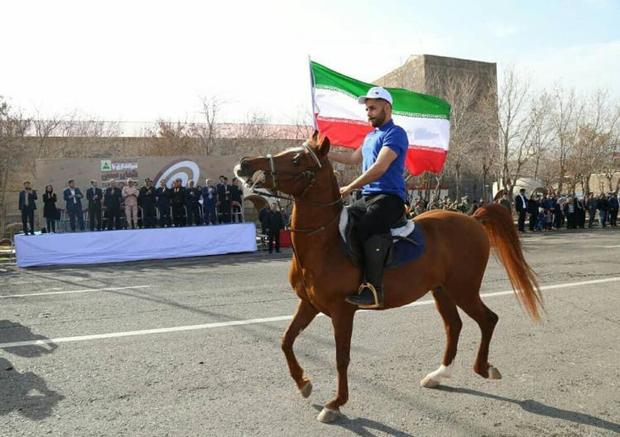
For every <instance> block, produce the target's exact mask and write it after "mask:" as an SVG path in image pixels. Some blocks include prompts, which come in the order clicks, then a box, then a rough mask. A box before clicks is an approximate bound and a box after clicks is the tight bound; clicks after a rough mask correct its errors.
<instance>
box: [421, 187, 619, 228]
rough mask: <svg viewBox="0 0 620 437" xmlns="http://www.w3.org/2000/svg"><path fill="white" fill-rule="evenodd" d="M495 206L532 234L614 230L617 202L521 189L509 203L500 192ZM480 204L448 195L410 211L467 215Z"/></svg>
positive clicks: (607, 196)
mask: <svg viewBox="0 0 620 437" xmlns="http://www.w3.org/2000/svg"><path fill="white" fill-rule="evenodd" d="M496 203H499V204H501V205H503V206H504V207H505V208H506V209H508V211H510V212H511V213H512V212H513V208H514V211H515V212H516V215H517V227H518V229H519V231H521V232H526V229H525V225H526V223H527V225H528V229H529V230H530V231H533V232H539V231H551V230H557V229H562V228H566V229H578V228H581V229H585V228H586V227H588V228H592V227H593V226H594V225H595V224H598V225H599V226H600V227H602V228H606V227H608V226H611V227H617V224H618V204H619V199H618V195H617V193H614V192H608V193H607V194H605V193H600V194H598V195H595V194H594V193H588V195H587V196H585V197H577V196H575V195H572V196H568V195H556V194H553V193H548V194H542V193H537V194H533V195H531V196H530V197H528V196H527V195H526V192H525V189H521V190H520V191H519V193H518V194H517V195H516V196H515V197H514V199H513V202H511V201H510V198H509V196H508V194H507V193H504V194H503V195H502V196H500V197H499V198H498V199H497V200H496ZM483 205H484V201H482V200H480V201H476V200H474V201H470V199H469V196H464V197H463V198H462V199H461V201H460V202H458V201H456V200H452V199H450V198H449V197H448V196H446V197H444V198H443V199H440V198H437V199H434V200H432V201H430V202H426V201H424V199H421V198H417V199H415V200H414V201H413V202H412V206H411V210H412V211H411V212H412V215H414V216H415V215H419V214H421V213H423V212H424V211H427V210H430V209H445V210H451V211H460V212H463V213H465V214H469V215H471V214H473V213H474V212H475V211H476V209H478V208H479V207H481V206H483Z"/></svg>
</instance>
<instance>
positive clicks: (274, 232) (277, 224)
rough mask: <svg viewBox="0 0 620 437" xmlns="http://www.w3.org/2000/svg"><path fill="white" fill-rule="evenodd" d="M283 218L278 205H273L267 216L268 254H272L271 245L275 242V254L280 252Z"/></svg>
mask: <svg viewBox="0 0 620 437" xmlns="http://www.w3.org/2000/svg"><path fill="white" fill-rule="evenodd" d="M284 223H285V222H284V217H283V216H282V212H281V211H280V209H279V208H278V205H277V204H275V203H273V204H272V205H271V210H269V213H268V216H267V229H268V235H269V242H268V244H269V246H268V247H269V253H272V252H273V245H274V242H275V246H276V252H280V231H281V230H282V229H284Z"/></svg>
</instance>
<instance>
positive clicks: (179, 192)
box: [170, 179, 186, 227]
mask: <svg viewBox="0 0 620 437" xmlns="http://www.w3.org/2000/svg"><path fill="white" fill-rule="evenodd" d="M185 202H186V194H185V188H184V187H183V182H182V181H181V179H176V180H175V181H174V185H173V186H172V190H170V203H171V204H172V221H173V222H174V226H175V227H179V226H185V225H186V218H185V217H186V216H185Z"/></svg>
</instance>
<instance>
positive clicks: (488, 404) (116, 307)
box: [0, 230, 620, 436]
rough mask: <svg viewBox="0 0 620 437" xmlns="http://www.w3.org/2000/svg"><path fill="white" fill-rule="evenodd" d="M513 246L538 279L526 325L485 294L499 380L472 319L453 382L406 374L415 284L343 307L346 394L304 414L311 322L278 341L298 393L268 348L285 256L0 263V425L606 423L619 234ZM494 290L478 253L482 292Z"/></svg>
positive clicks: (347, 427)
mask: <svg viewBox="0 0 620 437" xmlns="http://www.w3.org/2000/svg"><path fill="white" fill-rule="evenodd" d="M524 244H525V247H526V250H527V257H528V259H529V261H530V262H531V264H532V265H533V266H534V268H535V270H536V271H537V272H538V273H539V276H540V280H541V283H542V284H543V285H545V286H546V287H549V288H547V289H546V290H545V292H544V295H545V299H546V305H547V316H546V321H545V323H543V324H541V325H538V326H536V325H533V324H532V323H531V322H530V321H529V320H528V318H527V316H526V315H525V314H524V312H523V311H522V310H521V309H520V307H519V305H518V303H517V301H516V299H515V298H514V297H513V296H512V295H509V294H501V293H500V294H496V295H492V296H489V297H486V298H485V301H486V302H487V304H488V305H489V306H490V307H491V308H492V309H493V310H494V311H495V312H497V313H498V314H499V316H500V322H499V324H498V327H497V329H496V331H495V336H494V340H493V343H492V347H491V358H490V361H491V362H492V363H493V364H494V365H495V366H496V367H498V368H499V369H500V371H501V372H502V374H503V376H504V379H502V380H501V381H488V380H484V379H482V378H480V377H478V376H477V375H475V374H474V373H473V371H472V370H471V367H472V365H473V361H474V357H475V353H476V349H477V347H478V342H479V331H478V328H477V326H476V325H475V323H474V322H473V321H472V320H471V319H468V318H467V317H464V318H463V320H464V324H465V325H464V329H463V333H462V336H461V341H460V344H459V346H460V349H459V354H458V355H457V358H456V366H455V372H454V375H453V378H452V379H451V380H450V381H449V384H448V385H446V386H445V387H443V388H441V389H435V390H432V389H423V388H421V387H420V386H419V380H420V379H421V378H422V377H423V376H424V375H425V374H426V373H428V372H429V371H431V370H434V369H435V368H436V367H437V365H438V364H439V360H440V358H441V355H442V353H443V345H444V333H443V326H442V324H441V322H440V318H439V315H438V314H437V312H436V311H435V309H434V307H433V305H429V304H428V302H427V300H428V299H429V297H428V296H427V297H424V298H423V299H422V300H421V301H420V303H421V305H417V306H413V307H408V308H403V309H397V310H392V311H389V312H384V313H380V314H377V313H370V312H365V313H360V314H358V317H357V318H356V330H355V335H354V338H353V348H352V364H351V366H350V385H351V387H350V389H351V392H350V400H349V403H348V404H347V405H346V406H345V408H344V409H343V412H344V413H345V414H346V417H345V418H342V419H341V420H340V421H339V422H338V423H337V424H335V425H324V424H321V423H319V422H318V421H317V420H316V419H315V418H316V415H317V413H318V409H320V407H321V405H322V403H324V402H325V401H326V400H329V399H330V398H331V397H332V395H333V390H334V388H335V366H334V361H335V357H334V355H335V354H334V346H333V339H332V336H331V327H330V323H329V319H327V318H326V317H321V318H318V319H317V320H316V321H315V322H314V323H313V324H312V325H311V326H310V327H309V328H308V329H307V331H306V332H304V334H303V336H302V337H301V338H300V340H299V341H298V343H297V345H296V351H297V353H298V357H299V359H300V362H301V363H302V365H303V366H304V367H305V369H306V371H307V373H308V375H309V376H310V377H311V378H312V380H313V383H314V387H315V390H314V392H313V394H312V396H311V397H310V399H309V400H304V399H302V398H301V397H300V396H299V394H298V393H297V391H296V390H295V386H294V384H293V382H292V380H291V379H290V378H289V376H288V372H287V369H286V366H285V362H284V359H283V356H282V354H281V352H280V349H279V337H280V335H281V333H282V331H283V329H284V328H285V326H286V324H287V318H288V317H289V315H290V314H291V313H292V311H293V309H294V307H295V304H296V298H295V297H294V295H292V293H291V292H290V291H289V288H288V286H287V283H286V272H287V268H288V257H289V256H290V255H287V254H283V255H282V256H281V257H270V256H268V255H266V254H262V253H261V254H246V255H238V256H223V257H212V258H202V259H191V260H174V261H166V262H148V263H146V262H144V263H132V264H124V265H107V266H98V267H88V268H53V269H52V268H50V269H31V270H26V271H24V270H18V269H16V268H15V267H13V266H11V265H9V264H6V263H5V264H0V308H1V313H0V435H2V436H5V435H7V436H8V435H19V436H22V435H32V436H40V435H59V436H60V435H61V436H68V435H75V436H90V435H94V436H96V435H114V436H117V435H131V436H138V435H140V436H141V435H144V436H160V435H161V436H165V435H170V436H177V435H181V436H185V435H202V436H229V435H230V436H240V435H248V436H254V435H265V436H321V435H325V436H338V435H360V436H380V435H381V436H383V435H389V436H392V435H395V436H407V435H415V436H451V435H462V436H471V435H489V436H491V435H492V436H495V435H518V436H533V435H550V436H551V435H553V436H581V435H616V434H618V433H620V387H619V385H620V369H619V366H618V363H619V362H620V351H619V341H618V338H619V337H620V232H618V231H616V230H608V231H607V232H603V231H596V232H591V233H576V234H566V233H564V234H554V235H544V236H543V235H531V236H530V235H527V236H526V237H525V238H524ZM509 288H510V287H509V284H508V282H507V280H506V276H505V273H504V272H503V270H502V269H501V267H499V266H498V265H497V264H496V263H495V262H494V261H492V262H491V263H490V265H489V268H488V270H487V274H486V277H485V281H484V284H483V290H482V291H483V293H494V292H501V291H505V290H509ZM425 302H427V303H425ZM240 321H241V322H240ZM37 341H38V343H37Z"/></svg>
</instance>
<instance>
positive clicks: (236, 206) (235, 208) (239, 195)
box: [230, 178, 243, 223]
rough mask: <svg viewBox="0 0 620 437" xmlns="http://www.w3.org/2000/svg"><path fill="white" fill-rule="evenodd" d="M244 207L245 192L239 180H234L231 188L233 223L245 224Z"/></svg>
mask: <svg viewBox="0 0 620 437" xmlns="http://www.w3.org/2000/svg"><path fill="white" fill-rule="evenodd" d="M242 205H243V190H242V189H241V187H240V186H239V179H237V178H233V180H232V185H231V186H230V212H231V215H232V222H233V223H241V222H243V214H242V213H241V207H242Z"/></svg>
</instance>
